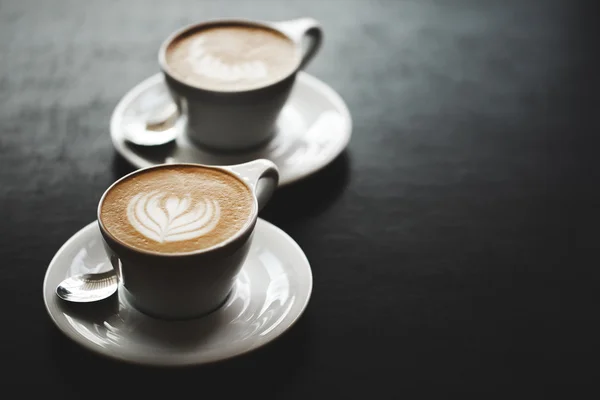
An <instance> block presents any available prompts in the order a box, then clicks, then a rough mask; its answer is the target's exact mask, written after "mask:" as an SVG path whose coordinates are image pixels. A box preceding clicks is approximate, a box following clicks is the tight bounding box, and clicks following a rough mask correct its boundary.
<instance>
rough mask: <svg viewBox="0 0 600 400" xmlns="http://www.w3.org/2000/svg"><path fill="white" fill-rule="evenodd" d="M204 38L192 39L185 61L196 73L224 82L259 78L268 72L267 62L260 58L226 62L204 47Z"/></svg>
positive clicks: (265, 75) (264, 76)
mask: <svg viewBox="0 0 600 400" xmlns="http://www.w3.org/2000/svg"><path fill="white" fill-rule="evenodd" d="M204 43H205V39H204V38H202V37H199V38H196V39H194V41H193V42H192V43H191V44H190V47H189V52H188V55H187V61H188V62H189V63H190V65H191V67H192V69H193V71H194V72H195V73H196V74H198V75H203V76H206V77H207V78H211V79H218V80H221V81H225V82H235V81H239V80H259V79H262V78H266V77H267V74H268V69H267V64H265V63H264V62H263V61H261V60H252V61H244V62H240V63H227V62H224V61H223V60H222V59H221V58H220V57H218V56H216V55H213V54H211V53H209V52H208V51H207V49H206V48H205V47H204Z"/></svg>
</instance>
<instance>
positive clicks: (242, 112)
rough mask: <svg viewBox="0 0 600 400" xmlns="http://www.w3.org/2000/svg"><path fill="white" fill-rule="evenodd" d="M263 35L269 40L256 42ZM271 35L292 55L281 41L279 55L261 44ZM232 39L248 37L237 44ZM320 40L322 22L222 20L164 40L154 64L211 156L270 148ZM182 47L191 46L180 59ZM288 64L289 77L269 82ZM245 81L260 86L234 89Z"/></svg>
mask: <svg viewBox="0 0 600 400" xmlns="http://www.w3.org/2000/svg"><path fill="white" fill-rule="evenodd" d="M230 31H231V32H230ZM205 32H211V34H210V35H211V36H208V35H207V34H205ZM261 32H262V33H263V34H264V36H265V37H266V39H264V38H263V39H261V38H260V37H259V36H260V34H261ZM268 34H270V35H271V36H273V41H275V40H276V36H279V37H281V38H283V39H284V40H285V42H286V43H288V46H289V49H286V47H285V46H283V47H281V43H283V42H282V41H281V39H277V40H279V42H278V43H280V42H281V43H280V47H279V50H278V48H275V47H273V49H269V43H265V42H268V41H269V39H268V36H267V35H268ZM227 35H229V36H227ZM236 35H242V36H243V35H247V36H248V37H247V38H242V39H245V40H238V39H239V38H237V37H236ZM275 35H276V36H275ZM213 36H214V39H213ZM322 36H323V35H322V29H321V27H320V25H319V23H318V22H317V21H316V20H314V19H312V18H301V19H296V20H292V21H282V22H261V21H252V20H244V19H219V20H212V21H208V22H203V23H200V24H194V25H191V26H187V27H185V28H183V29H180V30H178V31H177V32H175V33H173V34H172V35H171V36H169V37H168V38H167V39H166V40H165V41H164V42H163V44H162V46H161V47H160V50H159V54H158V60H159V64H160V67H161V70H162V72H163V74H164V76H165V81H166V84H167V87H168V89H169V92H170V93H171V95H172V97H173V100H174V102H175V104H176V105H177V108H178V110H179V112H180V114H182V115H184V116H185V117H186V118H187V127H186V134H187V136H188V137H189V138H190V140H191V141H192V142H193V143H195V144H196V145H198V146H199V147H203V148H207V149H209V150H214V151H244V150H249V149H252V148H256V147H260V146H261V145H263V144H265V143H267V142H268V141H269V140H270V139H271V138H272V137H273V136H274V134H275V130H276V121H277V117H278V115H279V114H280V112H281V110H282V108H283V106H284V105H285V103H286V101H287V99H288V97H289V95H290V92H291V90H292V87H293V85H294V82H295V80H296V75H297V73H298V71H300V70H301V69H302V68H304V67H305V66H306V65H307V63H308V62H309V61H310V60H311V59H312V58H313V57H314V56H315V54H316V53H317V51H318V49H319V48H320V46H321V42H322ZM190 38H191V39H190ZM184 40H188V41H191V40H195V41H194V42H191V43H187V44H185V46H188V47H186V50H185V52H184V53H182V54H179V52H181V51H180V50H178V49H177V46H179V43H180V42H181V43H183V41H184ZM211 40H214V41H215V43H212V42H211ZM252 41H255V42H256V45H252V43H253V42H252ZM229 42H231V45H229V44H228V43H229ZM238 42H239V43H238ZM248 42H250V43H251V44H250V45H248V44H247V43H248ZM223 43H225V44H223ZM216 44H219V45H218V46H217V45H216ZM305 45H306V46H305ZM181 46H183V44H182V45H181ZM244 46H246V47H244ZM284 50H285V51H284ZM288 50H290V52H288ZM278 51H279V52H280V53H281V56H280V57H279V56H278V54H277V52H278ZM236 52H237V53H236ZM261 52H262V53H261ZM269 52H271V53H269ZM272 52H275V53H276V54H273V53H272ZM213 53H214V54H213ZM253 54H255V56H253ZM252 57H256V59H253V58H252ZM261 57H262V58H263V59H264V60H261ZM240 60H242V61H243V62H242V61H240ZM262 61H265V62H262ZM270 63H271V65H270ZM285 63H289V70H284V72H285V73H283V75H281V74H279V75H273V76H272V77H271V78H269V77H270V75H269V74H270V71H269V68H270V67H273V66H274V65H275V64H277V65H278V66H280V67H281V65H284V64H285ZM183 64H186V65H185V68H183V67H182V66H183ZM178 67H182V68H178ZM272 69H274V68H272ZM280 69H281V68H280ZM181 71H183V72H181ZM280 72H281V71H280ZM193 76H196V77H197V78H200V77H201V78H202V79H192V78H193ZM246 78H248V79H246ZM244 79H246V80H247V81H248V82H250V81H251V80H252V79H255V80H257V82H261V84H260V85H259V86H258V87H254V86H252V85H244V84H236V83H239V82H243V81H244ZM198 82H200V83H198ZM202 82H205V83H206V82H210V83H213V84H212V85H206V84H203V83H202Z"/></svg>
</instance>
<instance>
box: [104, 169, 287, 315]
mask: <svg viewBox="0 0 600 400" xmlns="http://www.w3.org/2000/svg"><path fill="white" fill-rule="evenodd" d="M177 165H182V164H161V165H157V166H152V167H148V168H143V169H139V170H137V171H134V172H132V173H130V174H128V175H126V176H124V177H122V178H120V179H119V180H117V181H116V182H115V183H113V184H112V185H111V186H110V187H109V188H108V189H107V190H106V191H105V192H104V194H103V196H102V198H101V199H100V202H99V205H98V224H99V226H100V232H101V233H102V237H103V239H104V247H105V250H106V252H107V254H108V255H109V257H110V260H111V263H112V265H113V268H114V269H115V271H116V273H117V277H118V279H119V295H123V296H124V297H125V300H126V301H128V302H129V303H130V304H131V305H132V306H134V307H135V308H137V309H138V310H140V311H142V312H144V313H145V314H148V315H150V316H154V317H157V318H162V319H187V318H194V317H199V316H202V315H205V314H207V313H210V312H212V311H214V310H216V309H218V308H219V307H220V306H221V305H222V304H223V303H224V302H225V301H226V300H227V298H228V295H229V293H230V292H231V290H232V288H233V285H234V282H235V279H236V277H237V275H238V273H239V271H240V269H241V268H242V265H243V263H244V261H245V259H246V256H247V254H248V250H249V248H250V245H251V243H252V237H253V234H254V228H255V225H256V220H257V218H258V212H259V211H260V210H261V209H262V208H263V207H264V206H265V204H266V203H267V202H268V201H269V199H270V197H271V195H272V194H273V192H274V191H275V189H276V188H277V184H278V180H279V173H278V170H277V167H276V166H275V164H273V163H272V162H270V161H268V160H262V159H261V160H255V161H251V162H248V163H245V164H239V165H233V166H218V167H217V166H204V167H206V168H212V169H217V170H222V171H225V172H229V173H231V174H233V175H235V176H236V177H237V178H239V180H240V181H241V182H243V183H244V184H245V185H246V186H247V187H248V188H249V189H250V191H251V193H252V195H253V197H254V204H253V210H252V212H251V213H250V216H249V217H248V221H247V223H246V224H245V226H244V227H243V228H242V229H241V230H240V231H239V232H237V233H236V234H235V235H234V236H233V237H231V238H229V239H226V240H225V241H223V242H221V243H220V244H219V245H217V246H214V247H211V248H209V249H205V250H198V251H194V252H191V253H182V254H177V253H159V252H152V251H142V250H140V249H136V248H134V247H132V246H129V245H127V244H126V243H124V242H123V241H121V240H118V238H115V237H114V236H113V235H111V234H110V233H109V231H108V230H107V229H106V227H105V226H103V223H102V219H101V208H102V203H103V201H104V200H105V198H106V194H107V193H108V192H109V191H110V190H111V188H112V187H114V186H115V185H117V184H118V183H119V182H120V181H122V180H125V179H128V178H130V177H132V176H134V175H136V174H139V173H141V172H143V171H146V170H149V169H156V168H168V167H173V166H177ZM183 165H186V164H183ZM259 183H260V184H259Z"/></svg>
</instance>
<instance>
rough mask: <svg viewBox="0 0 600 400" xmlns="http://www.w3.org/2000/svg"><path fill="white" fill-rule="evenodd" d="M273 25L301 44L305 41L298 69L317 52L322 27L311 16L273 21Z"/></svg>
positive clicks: (320, 41) (321, 39)
mask: <svg viewBox="0 0 600 400" xmlns="http://www.w3.org/2000/svg"><path fill="white" fill-rule="evenodd" d="M273 25H274V26H275V28H276V29H279V30H280V31H282V32H283V33H285V34H286V35H288V36H289V37H290V38H292V40H293V41H294V42H296V43H300V44H302V43H303V42H304V41H307V46H306V48H305V49H304V52H303V54H302V61H301V62H300V67H299V69H303V68H304V67H306V65H307V64H308V63H309V62H310V60H312V59H313V57H314V56H315V55H316V54H317V51H318V50H319V49H320V48H321V43H322V42H323V29H322V28H321V24H320V23H319V21H317V20H316V19H313V18H298V19H293V20H289V21H281V22H275V23H273Z"/></svg>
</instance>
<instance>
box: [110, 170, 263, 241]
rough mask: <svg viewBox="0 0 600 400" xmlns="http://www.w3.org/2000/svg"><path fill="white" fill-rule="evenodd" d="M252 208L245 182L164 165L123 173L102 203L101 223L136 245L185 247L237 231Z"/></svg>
mask: <svg viewBox="0 0 600 400" xmlns="http://www.w3.org/2000/svg"><path fill="white" fill-rule="evenodd" d="M253 211H254V197H253V195H252V193H251V192H250V190H249V189H248V187H247V186H246V185H244V183H242V182H241V181H240V180H239V179H237V178H236V177H234V176H233V175H230V174H229V173H227V172H224V171H221V170H216V169H212V168H206V167H202V166H192V165H189V166H181V165H178V166H167V167H160V168H155V169H149V170H145V171H141V172H140V173H137V174H134V175H132V176H131V177H128V178H125V179H124V180H123V181H120V182H118V183H117V184H115V185H114V186H113V187H112V188H111V189H110V190H109V191H108V192H107V193H106V195H105V197H104V200H103V202H102V204H101V206H100V219H101V222H102V224H103V226H104V228H105V229H106V230H107V231H108V232H109V233H110V234H111V235H112V236H114V237H115V238H116V239H118V240H120V241H121V242H123V243H125V244H126V245H128V246H131V247H133V248H136V249H139V250H148V251H153V252H158V253H188V252H192V251H197V250H202V249H207V248H209V247H212V246H215V245H217V244H219V243H221V242H224V241H225V240H227V239H229V238H230V237H232V236H233V235H235V234H236V233H237V232H239V231H240V229H242V228H243V227H244V225H246V223H247V222H248V219H249V218H250V216H251V214H252V212H253Z"/></svg>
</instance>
